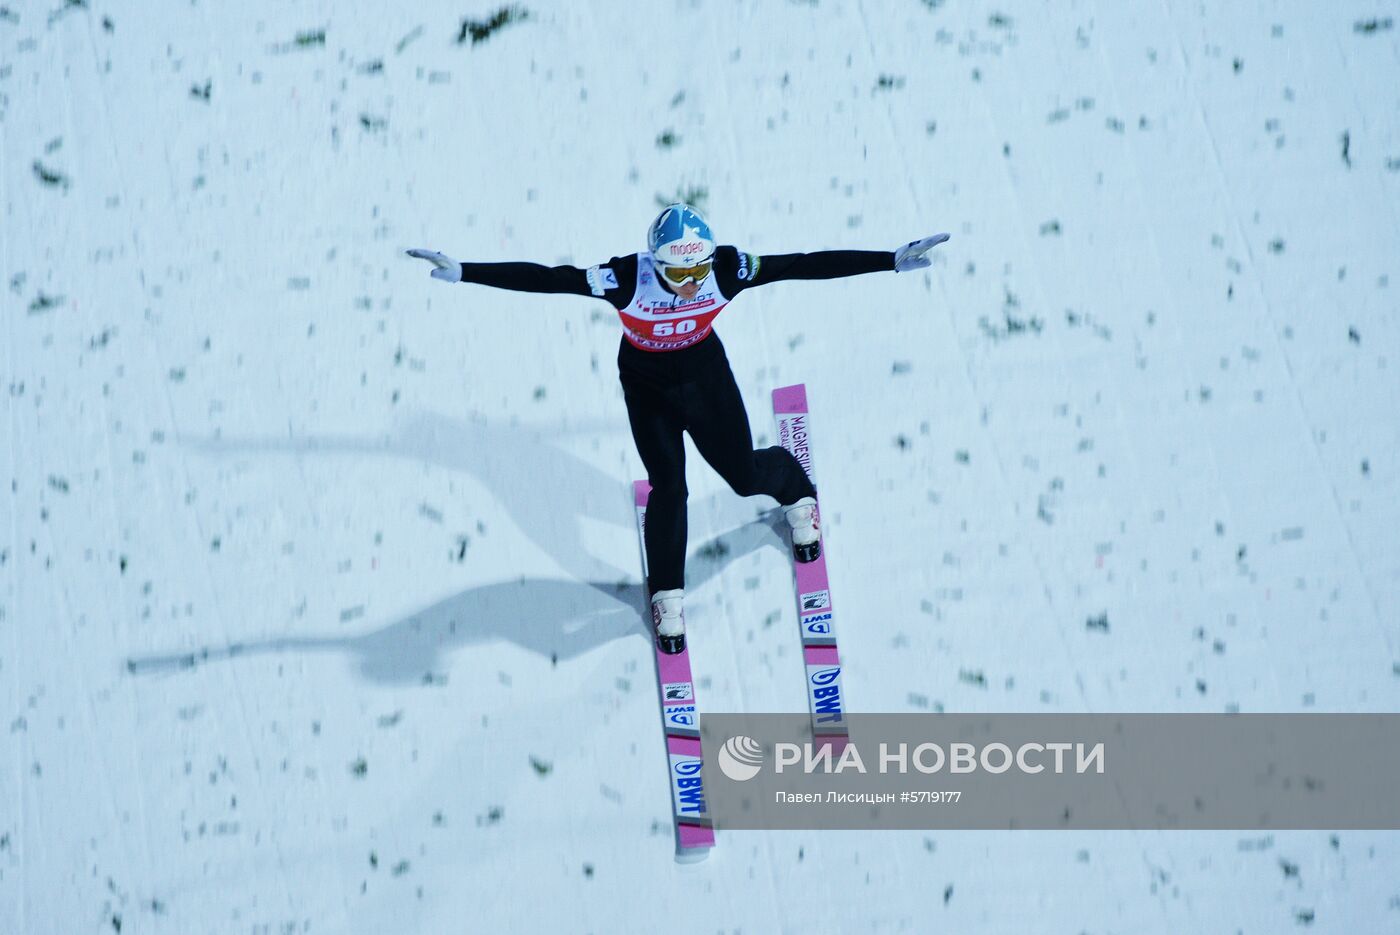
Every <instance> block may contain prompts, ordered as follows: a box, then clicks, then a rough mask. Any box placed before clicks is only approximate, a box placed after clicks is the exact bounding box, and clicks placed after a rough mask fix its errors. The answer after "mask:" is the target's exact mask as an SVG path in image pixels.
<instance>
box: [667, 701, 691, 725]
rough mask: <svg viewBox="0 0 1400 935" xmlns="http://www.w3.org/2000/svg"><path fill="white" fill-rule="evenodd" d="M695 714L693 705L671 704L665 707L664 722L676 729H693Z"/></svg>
mask: <svg viewBox="0 0 1400 935" xmlns="http://www.w3.org/2000/svg"><path fill="white" fill-rule="evenodd" d="M696 718H697V714H696V711H695V705H693V704H673V705H667V706H666V720H667V721H670V722H671V723H672V724H675V725H676V726H678V727H694V726H695V721H696Z"/></svg>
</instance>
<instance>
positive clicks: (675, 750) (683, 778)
mask: <svg viewBox="0 0 1400 935" xmlns="http://www.w3.org/2000/svg"><path fill="white" fill-rule="evenodd" d="M632 492H633V495H634V502H635V504H636V509H637V535H638V536H639V537H641V542H642V582H643V587H642V590H643V592H644V593H645V591H646V585H645V582H646V577H647V549H646V524H647V498H648V497H649V496H650V495H651V485H650V484H648V483H647V482H646V481H644V480H639V481H633V482H632ZM646 619H647V630H648V632H650V631H651V626H652V622H651V615H650V612H649V610H648V611H647V618H646ZM689 639H690V638H689V636H688V635H687V637H686V648H685V649H684V650H682V651H681V652H679V653H675V654H668V653H663V652H662V651H661V650H660V649H659V648H657V647H656V640H655V638H654V636H653V639H652V648H653V651H654V652H655V653H656V678H657V683H658V685H659V688H660V691H661V723H662V727H663V728H664V729H665V731H666V753H667V755H668V757H669V759H670V770H671V802H672V805H673V806H674V812H675V819H676V859H677V860H679V861H681V862H683V863H690V862H693V861H697V860H704V859H705V858H706V857H708V856H709V854H710V848H712V847H714V846H715V830H714V825H713V824H712V823H711V821H710V812H709V808H708V806H707V805H706V803H705V783H704V777H703V775H702V774H701V770H702V766H703V763H704V760H703V759H702V757H701V754H700V712H699V709H698V708H697V707H696V704H695V681H694V679H692V678H691V675H690V642H689Z"/></svg>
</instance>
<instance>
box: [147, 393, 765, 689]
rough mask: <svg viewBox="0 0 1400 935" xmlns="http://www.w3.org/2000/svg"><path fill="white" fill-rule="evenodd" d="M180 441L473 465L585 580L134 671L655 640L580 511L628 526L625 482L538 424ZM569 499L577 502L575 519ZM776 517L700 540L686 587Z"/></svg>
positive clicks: (633, 594)
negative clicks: (249, 660)
mask: <svg viewBox="0 0 1400 935" xmlns="http://www.w3.org/2000/svg"><path fill="white" fill-rule="evenodd" d="M183 443H184V444H185V445H187V446H189V447H192V448H196V449H198V450H201V451H204V452H206V453H208V454H211V455H231V456H246V455H248V454H256V453H268V454H276V453H279V452H280V453H285V454H292V455H297V456H303V455H306V454H314V453H322V452H324V453H354V454H378V455H387V456H391V457H409V458H414V459H417V460H422V461H427V462H431V463H437V464H441V465H443V466H446V467H448V468H452V469H455V470H462V471H465V472H467V473H470V474H472V475H473V476H475V477H477V478H478V479H479V480H480V481H481V482H482V483H483V484H484V485H485V486H488V487H489V488H490V489H491V491H492V493H493V494H495V495H496V496H497V497H498V498H499V499H500V500H501V501H502V502H503V503H504V504H505V505H506V507H507V509H508V510H509V512H510V513H511V515H512V517H513V518H514V519H515V520H516V521H517V523H518V525H519V527H520V528H521V530H522V531H524V533H525V534H526V535H527V536H529V537H530V538H531V539H533V540H534V541H535V542H536V543H538V544H539V545H540V546H541V547H542V548H544V549H545V550H546V551H547V552H548V553H549V554H551V555H552V556H553V557H554V558H555V560H556V561H558V562H559V564H560V565H561V566H562V567H563V568H565V569H566V570H568V571H569V572H571V573H572V574H574V575H575V576H576V579H577V580H574V581H565V580H551V579H541V578H522V579H519V580H517V581H510V582H502V583H497V584H491V585H484V586H482V587H478V588H472V589H470V590H468V591H464V592H462V593H461V594H457V595H455V596H453V597H450V598H447V599H445V600H442V601H439V602H438V603H436V604H434V605H432V606H430V607H426V608H424V609H422V610H420V611H418V612H417V613H414V614H412V615H410V616H408V617H405V618H404V619H402V620H399V621H397V622H395V623H391V624H389V625H387V626H384V627H382V628H380V629H378V630H374V631H371V632H369V633H365V634H361V635H359V636H349V637H343V636H306V637H283V638H278V639H269V640H262V641H254V642H245V643H234V644H230V645H226V646H211V647H203V648H200V649H198V650H194V651H191V652H183V653H173V654H168V655H157V656H147V657H142V658H133V659H129V660H128V661H127V669H128V670H129V671H130V672H132V673H135V674H154V673H159V672H172V671H179V670H182V669H189V668H192V667H195V666H198V665H200V664H203V663H207V662H213V661H217V660H221V659H230V658H233V657H237V656H245V655H257V654H266V653H282V652H315V651H326V650H332V651H337V652H348V653H350V654H351V655H353V656H355V657H356V658H357V659H358V660H359V665H360V670H361V672H362V673H363V674H364V675H365V676H366V677H368V678H370V679H373V680H375V681H382V682H391V683H397V684H404V683H418V682H426V683H431V682H433V681H434V680H436V679H439V678H442V677H443V675H444V672H443V669H444V665H443V656H444V654H445V653H448V652H450V651H452V650H454V649H457V648H460V647H463V646H469V645H473V644H478V643H485V642H490V641H493V640H509V641H511V642H514V643H516V644H518V645H519V646H521V647H523V648H525V649H529V650H531V651H532V652H536V653H539V654H540V655H542V656H546V657H548V658H550V659H551V660H553V661H558V660H561V659H568V658H571V657H573V656H577V655H579V654H581V653H583V652H586V651H588V650H589V649H592V648H593V647H595V646H600V645H602V644H604V643H608V642H611V641H613V640H616V639H621V638H624V637H628V636H635V637H638V638H642V639H646V640H648V641H649V640H650V638H651V636H650V628H649V627H648V625H647V622H648V621H649V619H650V613H649V608H647V606H646V598H645V594H644V590H643V588H642V586H641V585H639V584H631V583H625V580H626V578H628V577H631V576H628V575H626V574H624V573H623V572H621V571H619V570H618V569H616V568H615V567H614V566H612V565H611V564H609V563H607V562H603V561H601V560H599V559H597V558H596V557H594V556H592V555H590V554H588V552H587V550H586V549H585V548H584V546H583V543H582V539H581V534H580V532H581V530H580V523H579V522H578V517H579V516H580V515H586V516H589V517H594V518H597V519H600V520H603V521H611V522H617V521H619V520H621V521H623V522H626V523H629V524H630V523H631V520H632V515H631V511H630V509H628V508H627V506H626V503H627V501H626V500H624V497H626V496H627V493H628V491H627V490H626V487H625V485H619V483H618V481H617V480H616V478H613V477H610V476H608V475H606V474H604V473H603V472H602V471H599V470H597V469H596V468H594V467H592V466H590V465H588V464H587V463H586V462H583V461H581V460H579V459H577V458H575V457H573V456H572V455H570V454H569V453H567V452H565V451H563V450H561V449H559V448H557V447H556V446H554V445H552V444H550V443H549V442H548V441H546V440H545V439H544V438H543V437H542V433H540V432H538V431H537V430H535V431H531V430H528V429H520V428H511V427H507V426H499V425H494V424H492V423H489V422H486V421H485V420H476V421H472V422H459V421H456V420H451V419H445V418H442V417H438V416H429V415H420V416H415V417H411V418H409V419H408V420H407V421H405V422H403V423H401V424H400V425H399V426H398V427H397V428H396V429H395V430H394V431H393V432H391V433H390V434H389V435H388V436H387V437H385V438H384V439H383V440H381V441H372V440H367V439H362V438H353V437H330V436H316V437H292V438H287V439H229V438H221V439H208V440H198V441H191V440H183ZM523 463H528V464H529V465H530V475H531V477H532V478H533V479H535V480H537V481H538V482H539V484H540V487H539V488H538V489H536V490H533V491H531V490H526V489H524V485H523V484H522V482H521V477H520V473H519V465H520V464H523ZM565 504H570V505H572V507H573V515H570V510H569V508H568V507H567V506H565ZM699 508H700V509H704V506H703V505H701V506H700V507H699ZM691 509H692V511H695V510H696V509H697V505H696V504H694V503H692V506H691ZM692 515H694V513H693V514H692ZM780 523H782V518H781V516H780V515H778V514H777V513H776V512H775V513H770V514H769V515H767V516H766V517H763V518H760V519H756V520H753V521H751V522H749V523H746V524H744V525H741V526H739V527H737V528H735V529H733V530H731V531H729V532H727V533H724V534H722V535H720V536H716V537H714V538H713V539H711V540H710V541H708V542H706V543H703V544H702V545H701V546H700V547H699V549H698V551H697V553H696V554H695V555H693V556H692V557H691V559H690V560H689V561H688V562H687V585H688V587H690V588H698V587H700V586H702V585H703V584H704V583H705V582H706V581H707V580H709V579H710V578H712V577H714V576H715V575H716V574H718V573H719V571H720V570H721V569H722V568H723V567H724V566H725V565H727V564H728V563H729V562H732V561H734V560H736V559H738V558H740V557H742V556H744V555H747V554H749V553H751V552H753V551H756V550H757V549H760V548H763V547H765V546H772V547H774V548H777V549H780V550H781V549H783V548H784V546H783V540H782V539H781V538H780V537H779V534H778V525H779V524H780Z"/></svg>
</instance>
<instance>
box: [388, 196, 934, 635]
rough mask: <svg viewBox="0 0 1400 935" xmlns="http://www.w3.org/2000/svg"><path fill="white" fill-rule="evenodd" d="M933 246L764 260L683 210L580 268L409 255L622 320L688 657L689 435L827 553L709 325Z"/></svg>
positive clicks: (627, 377) (812, 508) (654, 537)
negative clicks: (735, 309)
mask: <svg viewBox="0 0 1400 935" xmlns="http://www.w3.org/2000/svg"><path fill="white" fill-rule="evenodd" d="M948 236H949V235H948V234H935V235H933V236H932V237H926V238H924V239H923V240H916V241H913V242H912V243H908V244H905V245H904V246H902V247H900V248H899V249H898V250H895V251H894V252H892V253H886V252H884V251H876V250H826V251H821V252H818V253H787V254H777V255H764V256H757V255H754V254H752V253H743V252H741V251H740V250H738V249H737V248H736V247H732V246H716V245H715V238H714V235H713V234H712V233H711V231H710V225H709V224H707V223H706V222H705V219H704V218H702V217H701V216H700V212H698V211H697V210H695V208H693V207H691V206H690V205H686V204H673V205H669V206H667V208H666V209H665V210H664V211H662V212H661V214H659V215H658V216H657V218H656V220H655V221H653V222H652V224H651V227H650V228H649V229H648V230H647V249H646V250H645V251H643V252H641V253H634V254H632V255H630V256H623V257H613V258H612V259H611V260H609V261H608V262H607V263H603V264H599V265H598V266H590V267H589V268H588V269H586V270H584V269H579V268H578V267H575V266H555V267H548V266H541V265H539V264H537V263H459V262H457V261H456V260H454V259H452V258H450V257H447V256H444V255H443V254H441V253H438V252H436V251H432V250H409V251H408V255H409V256H412V257H417V258H418V259H422V260H427V261H429V262H430V263H432V264H433V266H434V267H435V269H433V270H432V275H433V277H434V278H436V279H441V280H443V281H445V282H468V283H477V284H479V285H483V286H495V287H496V288H499V289H512V290H515V291H517V292H542V293H567V294H570V295H585V296H594V297H596V298H600V299H604V300H606V301H607V302H609V303H611V304H612V306H613V308H614V309H616V310H617V313H618V315H619V316H620V317H621V318H622V341H621V342H620V346H619V348H618V353H617V367H618V372H619V377H620V379H621V381H622V391H623V397H624V399H625V400H626V403H627V417H628V421H629V422H630V423H631V426H632V439H633V441H635V442H636V445H637V453H638V454H639V455H640V456H641V459H642V464H643V465H644V466H645V467H646V469H647V480H648V481H649V482H650V483H651V498H650V500H649V501H648V504H647V522H646V557H647V568H648V570H649V574H648V580H647V586H648V590H649V593H650V594H651V606H652V621H653V623H654V624H655V626H656V640H657V645H658V647H659V648H660V649H661V650H662V651H663V652H667V653H678V652H681V651H682V650H683V649H684V648H685V619H684V617H683V615H682V609H681V602H682V598H683V597H684V591H683V588H684V587H685V546H686V493H687V491H686V485H685V446H684V442H683V440H682V438H681V433H683V432H689V433H690V437H691V440H692V441H694V442H695V447H696V448H697V449H698V450H699V452H700V454H701V456H703V457H704V459H705V460H706V461H707V462H709V464H710V466H711V467H713V468H714V469H715V470H716V471H717V472H719V475H720V476H721V477H723V478H724V479H725V481H727V482H728V483H729V486H730V487H732V488H733V489H734V492H735V493H737V494H739V495H740V496H741V497H751V496H754V495H757V494H767V495H769V496H771V497H773V498H775V499H776V500H777V501H778V503H779V504H780V505H781V506H782V507H783V510H784V514H785V516H786V518H787V521H788V524H789V526H790V527H791V529H792V546H793V554H794V557H795V558H796V559H797V561H799V562H802V561H807V562H810V561H814V560H816V558H817V556H818V555H819V554H820V550H821V533H820V528H819V520H818V517H817V510H816V499H815V496H816V490H815V489H814V488H813V487H812V483H811V481H809V480H808V479H807V474H806V472H804V471H803V470H802V467H801V465H799V464H798V463H797V459H796V458H794V457H793V456H792V455H791V454H789V453H788V452H787V451H786V450H785V449H784V448H782V447H781V446H777V445H775V446H773V447H771V448H763V449H760V450H757V451H756V450H754V447H753V436H752V434H751V433H750V430H749V417H748V414H747V413H746V412H745V410H744V401H743V399H742V398H741V397H740V395H739V387H738V385H737V384H736V383H735V382H734V374H733V373H732V372H731V371H730V369H729V359H728V358H727V357H726V356H725V353H724V345H723V344H721V343H720V340H719V335H718V334H716V333H715V332H714V328H713V322H714V319H715V316H716V315H718V314H719V313H720V312H721V311H722V310H723V309H724V307H725V306H726V305H727V304H728V303H729V302H730V300H732V299H733V298H734V297H735V296H736V295H738V294H739V293H740V292H743V291H744V290H745V289H751V288H753V287H754V286H764V285H767V284H768V283H771V282H780V281H782V280H785V279H839V278H841V277H843V276H856V275H859V274H861V273H875V272H879V271H882V270H895V271H896V272H908V271H909V270H915V269H921V268H923V267H926V266H928V265H929V262H930V261H929V259H928V257H926V256H924V254H926V253H927V252H928V251H929V250H930V249H932V248H933V247H936V246H937V245H938V244H940V243H943V242H944V241H945V240H947V239H948Z"/></svg>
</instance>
